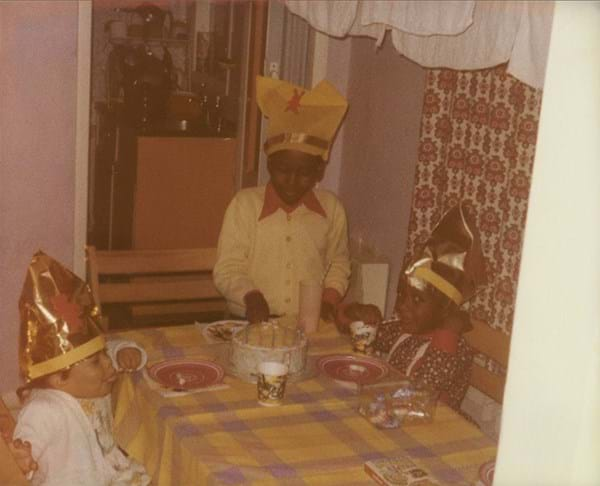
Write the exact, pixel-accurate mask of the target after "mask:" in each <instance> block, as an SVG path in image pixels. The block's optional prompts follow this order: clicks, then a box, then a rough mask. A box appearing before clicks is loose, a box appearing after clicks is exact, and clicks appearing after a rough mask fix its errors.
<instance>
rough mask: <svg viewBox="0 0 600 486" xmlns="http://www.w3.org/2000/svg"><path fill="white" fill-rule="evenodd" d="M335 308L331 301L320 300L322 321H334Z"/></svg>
mask: <svg viewBox="0 0 600 486" xmlns="http://www.w3.org/2000/svg"><path fill="white" fill-rule="evenodd" d="M335 313H336V308H335V305H334V304H332V303H331V302H326V301H323V302H321V319H323V320H324V321H329V322H333V321H335Z"/></svg>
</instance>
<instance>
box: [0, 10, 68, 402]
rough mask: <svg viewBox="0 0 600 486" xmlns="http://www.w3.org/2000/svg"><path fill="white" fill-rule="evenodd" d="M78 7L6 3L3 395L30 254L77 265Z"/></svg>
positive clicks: (0, 142)
mask: <svg viewBox="0 0 600 486" xmlns="http://www.w3.org/2000/svg"><path fill="white" fill-rule="evenodd" d="M77 16H78V7H77V3H76V2H72V1H53V0H51V1H50V0H49V1H20V2H16V1H15V2H0V66H1V69H0V275H1V279H0V369H1V370H2V371H1V374H0V377H1V378H0V391H6V390H9V389H13V388H15V387H16V386H17V384H18V382H19V379H18V365H17V349H18V325H19V317H18V310H17V301H18V298H19V294H20V291H21V286H22V284H23V279H24V276H25V271H26V269H27V265H28V262H29V259H30V258H31V255H32V254H33V253H34V252H35V251H37V250H38V249H42V250H44V251H45V252H47V253H49V254H50V255H52V256H54V257H55V258H57V259H58V260H60V261H62V262H64V263H65V264H66V265H68V266H72V264H73V235H74V228H73V224H74V223H73V216H74V214H73V211H74V188H75V179H74V175H75V115H76V87H77V21H78V18H77Z"/></svg>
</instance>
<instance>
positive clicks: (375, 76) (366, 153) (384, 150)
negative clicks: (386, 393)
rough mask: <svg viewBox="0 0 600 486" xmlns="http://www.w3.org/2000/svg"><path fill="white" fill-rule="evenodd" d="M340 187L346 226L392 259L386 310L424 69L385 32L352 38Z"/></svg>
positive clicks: (399, 251) (400, 240)
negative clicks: (381, 37)
mask: <svg viewBox="0 0 600 486" xmlns="http://www.w3.org/2000/svg"><path fill="white" fill-rule="evenodd" d="M350 42H351V59H350V68H349V77H348V87H347V96H348V100H349V104H350V108H349V111H348V116H347V119H346V122H345V125H344V133H343V139H344V142H343V148H342V159H343V164H342V165H341V173H340V188H339V195H340V198H341V199H342V201H343V202H344V205H345V206H346V210H347V213H348V220H349V225H350V234H351V236H352V237H354V238H358V237H362V239H363V240H364V242H365V243H366V244H367V245H369V246H371V247H372V248H373V249H375V250H376V251H377V253H379V254H381V255H382V256H385V257H386V258H387V259H388V260H389V262H390V264H391V267H390V285H389V288H388V299H387V302H388V304H387V308H388V312H389V309H390V307H391V306H393V304H394V299H395V294H396V281H397V278H398V272H399V271H400V267H401V264H402V259H403V257H404V250H405V247H406V239H407V234H408V232H407V226H408V216H409V213H410V206H411V201H412V190H413V182H414V181H413V180H414V173H415V164H416V161H417V147H418V142H419V129H420V122H421V109H422V104H423V93H424V86H425V70H424V69H423V68H421V67H420V66H418V65H417V64H415V63H413V62H411V61H409V60H407V59H406V58H404V57H402V56H400V55H399V54H398V53H397V51H396V50H395V49H394V47H393V46H392V45H391V42H390V41H389V39H388V40H387V41H386V43H385V44H384V46H383V47H382V48H381V49H380V50H378V51H376V52H375V42H374V40H372V39H367V38H352V39H351V41H350Z"/></svg>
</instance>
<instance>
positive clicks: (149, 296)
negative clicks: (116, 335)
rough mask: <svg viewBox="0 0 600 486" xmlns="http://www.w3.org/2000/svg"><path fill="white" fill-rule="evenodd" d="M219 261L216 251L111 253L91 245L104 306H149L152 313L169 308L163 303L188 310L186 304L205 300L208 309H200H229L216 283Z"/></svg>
mask: <svg viewBox="0 0 600 486" xmlns="http://www.w3.org/2000/svg"><path fill="white" fill-rule="evenodd" d="M216 259H217V250H216V248H195V249H182V250H113V251H109V250H96V248H95V247H93V246H88V247H87V263H88V282H89V284H90V287H91V289H92V293H93V295H94V298H95V299H96V302H97V303H98V305H100V307H101V308H102V306H103V305H106V304H129V305H138V304H145V305H146V306H147V308H148V309H149V310H147V311H146V313H152V312H155V311H156V310H157V309H160V308H161V307H164V308H165V309H167V308H168V306H165V305H163V306H161V304H170V305H171V307H170V308H172V307H173V306H174V305H175V306H177V305H179V308H180V309H185V308H186V307H185V304H186V303H192V302H198V301H202V302H203V303H204V304H205V305H204V306H203V307H200V308H198V306H196V307H194V309H195V310H199V309H203V310H205V311H215V310H224V309H225V301H224V299H223V298H222V296H221V294H220V293H219V292H218V290H217V289H216V288H215V286H214V284H213V280H212V269H213V267H214V265H215V263H216ZM138 307H140V306H138ZM187 308H190V307H189V306H188V307H187Z"/></svg>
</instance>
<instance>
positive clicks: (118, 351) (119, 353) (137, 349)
mask: <svg viewBox="0 0 600 486" xmlns="http://www.w3.org/2000/svg"><path fill="white" fill-rule="evenodd" d="M106 352H107V353H108V356H109V357H110V359H111V360H112V362H113V366H114V367H115V369H117V370H123V371H137V370H141V369H142V368H143V367H144V366H146V362H147V361H148V355H147V354H146V351H145V350H144V348H142V347H141V346H138V345H137V344H136V343H135V342H133V341H126V340H123V339H111V340H109V341H107V342H106Z"/></svg>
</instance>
